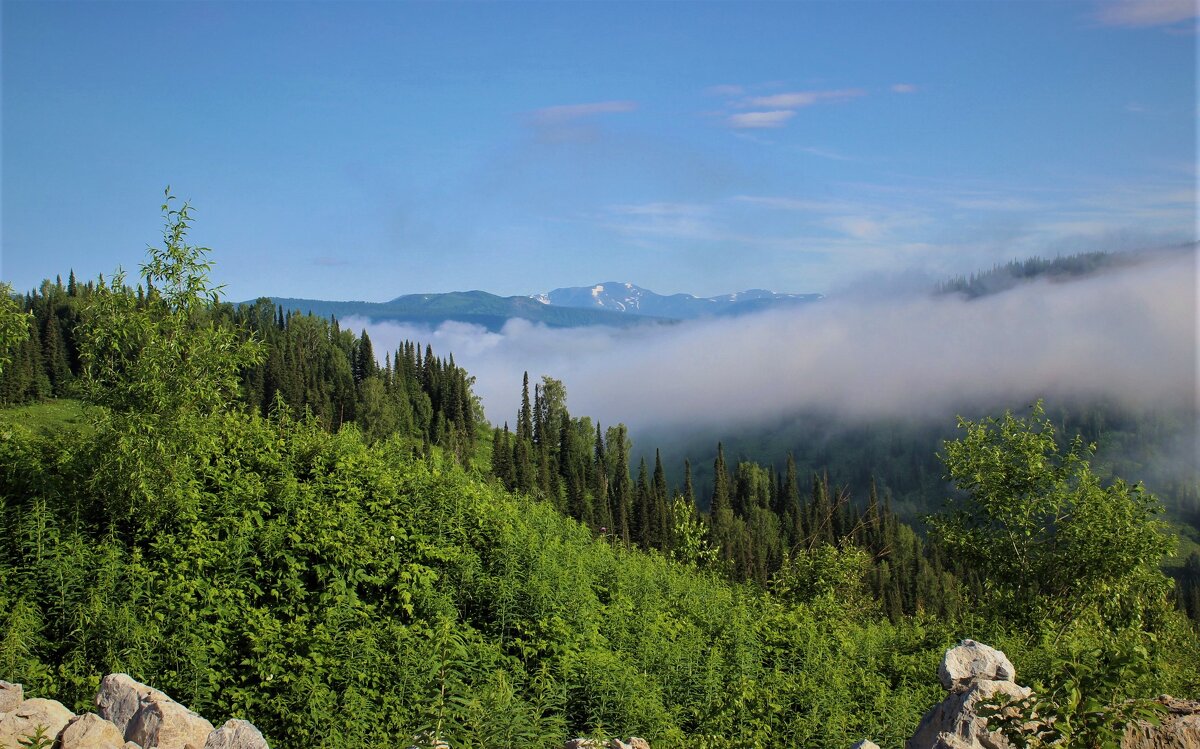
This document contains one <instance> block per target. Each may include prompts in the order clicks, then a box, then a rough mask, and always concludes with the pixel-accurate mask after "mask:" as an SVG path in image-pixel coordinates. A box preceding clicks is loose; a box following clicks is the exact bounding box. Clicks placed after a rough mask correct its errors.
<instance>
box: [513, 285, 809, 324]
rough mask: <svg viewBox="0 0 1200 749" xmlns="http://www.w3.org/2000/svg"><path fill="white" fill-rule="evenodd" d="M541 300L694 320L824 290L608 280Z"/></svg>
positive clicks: (795, 300)
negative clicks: (708, 293)
mask: <svg viewBox="0 0 1200 749" xmlns="http://www.w3.org/2000/svg"><path fill="white" fill-rule="evenodd" d="M531 298H532V299H535V300H536V301H538V302H541V303H542V304H545V305H548V306H555V307H571V308H574V309H602V310H613V311H617V312H621V313H624V314H628V315H641V316H650V317H659V318H666V319H671V320H692V319H695V318H697V317H708V316H711V315H738V314H745V313H747V312H759V311H762V310H764V309H768V308H771V307H778V306H791V305H795V304H804V303H808V302H814V301H817V300H819V299H821V298H822V295H821V294H780V293H777V292H774V291H767V290H765V289H749V290H747V291H739V292H734V293H732V294H722V295H720V296H713V297H696V296H692V295H691V294H670V295H663V294H656V293H655V292H653V291H650V290H649V289H644V288H642V287H641V286H636V285H634V284H631V283H621V282H619V281H607V282H605V283H599V284H596V285H595V286H571V287H567V288H562V289H555V290H554V291H551V292H549V293H547V294H536V295H534V296H532V297H531Z"/></svg>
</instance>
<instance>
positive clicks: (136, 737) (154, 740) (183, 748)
mask: <svg viewBox="0 0 1200 749" xmlns="http://www.w3.org/2000/svg"><path fill="white" fill-rule="evenodd" d="M164 696H165V695H164ZM212 732H213V726H212V723H209V722H208V721H207V720H205V719H204V718H201V717H200V716H199V715H197V714H196V713H194V712H192V711H191V710H188V709H187V708H186V707H184V706H183V705H180V704H179V703H178V702H176V701H175V700H172V699H171V698H169V697H168V698H166V699H156V698H150V699H148V700H144V701H143V702H142V707H141V708H140V709H139V710H138V711H137V713H136V714H135V715H134V716H133V719H132V720H130V721H129V726H128V727H127V728H126V729H125V738H126V739H127V740H128V741H132V742H133V743H135V744H138V745H139V746H144V747H158V749H202V747H203V746H204V742H205V741H207V740H208V735H209V734H210V733H212Z"/></svg>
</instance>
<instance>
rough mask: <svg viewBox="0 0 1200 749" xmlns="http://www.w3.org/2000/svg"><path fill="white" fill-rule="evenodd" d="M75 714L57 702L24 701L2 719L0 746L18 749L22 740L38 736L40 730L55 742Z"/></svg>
mask: <svg viewBox="0 0 1200 749" xmlns="http://www.w3.org/2000/svg"><path fill="white" fill-rule="evenodd" d="M74 717H75V713H73V712H71V711H70V710H68V709H67V708H65V707H63V704H62V703H61V702H58V701H57V700H43V699H32V700H23V701H22V702H21V704H20V705H17V706H16V707H15V708H13V710H12V711H10V712H7V713H5V714H4V717H3V718H2V719H0V746H7V747H17V746H20V742H21V741H22V740H25V739H28V738H29V737H31V736H34V735H36V733H37V730H38V728H39V727H40V728H41V729H42V731H43V735H44V736H46V737H47V738H49V739H51V740H53V739H54V738H55V737H57V736H58V734H59V733H60V732H61V731H62V730H63V728H65V727H66V725H67V723H69V722H70V720H71V718H74Z"/></svg>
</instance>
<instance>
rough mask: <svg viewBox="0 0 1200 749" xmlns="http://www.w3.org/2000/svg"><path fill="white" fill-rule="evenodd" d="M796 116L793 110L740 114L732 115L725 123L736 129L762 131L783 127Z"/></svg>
mask: <svg viewBox="0 0 1200 749" xmlns="http://www.w3.org/2000/svg"><path fill="white" fill-rule="evenodd" d="M795 116H796V112H795V111H794V110H791V109H774V110H771V111H767V112H740V113H738V114H733V115H730V116H729V117H727V118H726V119H725V123H726V124H727V125H729V126H730V127H732V128H736V129H739V130H741V129H761V128H771V127H783V125H784V123H786V122H787V121H788V120H790V119H792V118H793V117H795Z"/></svg>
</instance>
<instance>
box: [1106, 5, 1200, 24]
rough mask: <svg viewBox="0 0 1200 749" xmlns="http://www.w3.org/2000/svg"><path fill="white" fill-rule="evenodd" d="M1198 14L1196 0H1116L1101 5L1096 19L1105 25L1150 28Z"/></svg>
mask: <svg viewBox="0 0 1200 749" xmlns="http://www.w3.org/2000/svg"><path fill="white" fill-rule="evenodd" d="M1197 15H1200V6H1197V4H1196V2H1195V0H1114V1H1113V2H1105V3H1102V4H1101V5H1100V7H1099V9H1098V10H1097V11H1096V20H1098V21H1100V23H1102V24H1104V25H1105V26H1121V27H1125V28H1148V27H1151V26H1169V25H1171V24H1176V23H1179V22H1180V21H1186V20H1189V19H1193V18H1196V16H1197Z"/></svg>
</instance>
